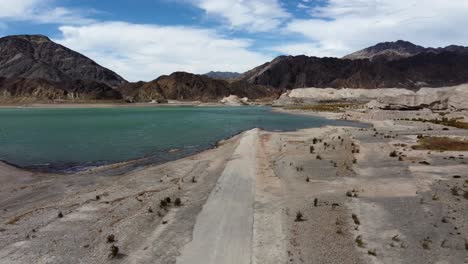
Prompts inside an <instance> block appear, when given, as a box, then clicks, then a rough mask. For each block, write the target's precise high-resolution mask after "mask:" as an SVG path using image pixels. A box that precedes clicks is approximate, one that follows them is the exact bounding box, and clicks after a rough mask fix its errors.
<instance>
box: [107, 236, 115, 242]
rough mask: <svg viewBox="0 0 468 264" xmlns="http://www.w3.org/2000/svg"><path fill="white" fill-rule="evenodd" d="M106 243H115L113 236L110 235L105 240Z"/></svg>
mask: <svg viewBox="0 0 468 264" xmlns="http://www.w3.org/2000/svg"><path fill="white" fill-rule="evenodd" d="M106 240H107V243H114V242H115V236H114V235H113V234H110V235H108V236H107V238H106Z"/></svg>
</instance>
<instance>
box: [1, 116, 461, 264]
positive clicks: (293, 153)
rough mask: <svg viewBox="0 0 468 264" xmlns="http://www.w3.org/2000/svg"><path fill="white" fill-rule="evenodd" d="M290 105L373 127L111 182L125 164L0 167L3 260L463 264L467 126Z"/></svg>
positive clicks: (262, 137)
mask: <svg viewBox="0 0 468 264" xmlns="http://www.w3.org/2000/svg"><path fill="white" fill-rule="evenodd" d="M288 111H289V112H291V111H292V110H288ZM294 111H295V112H296V113H298V114H304V115H314V116H315V115H321V116H326V117H330V118H335V119H340V118H346V119H353V120H359V121H362V122H366V123H369V124H370V127H365V128H359V127H331V126H328V127H321V128H313V129H304V130H300V131H295V132H267V131H261V130H258V129H254V130H250V131H247V132H244V133H242V134H240V135H238V136H235V137H233V138H231V139H229V140H226V141H223V142H220V143H219V144H218V145H217V147H216V148H214V149H211V150H208V151H204V152H202V153H199V154H197V155H194V156H191V157H186V158H183V159H180V160H176V161H172V162H168V163H165V164H161V165H147V166H144V167H139V168H138V169H135V170H131V171H128V172H126V173H123V174H119V175H114V176H109V174H108V172H109V171H112V170H119V168H122V167H125V166H128V165H129V164H131V163H132V161H130V162H125V163H120V164H113V165H107V166H103V167H97V168H93V169H90V170H88V171H84V172H79V173H75V174H73V175H57V174H47V173H41V172H31V171H24V170H21V169H17V168H13V167H11V166H9V165H7V164H3V163H0V183H1V184H0V210H1V211H2V214H0V234H1V235H0V259H1V260H2V263H6V264H7V263H15V264H17V263H38V262H39V263H80V262H82V263H167V264H169V263H203V264H206V263H212V264H214V263H259V264H260V263H262V264H268V263H272V264H273V263H298V264H300V263H343V264H346V263H349V264H360V263H363V264H364V263H388V264H393V263H412V264H427V263H431V264H432V263H434V264H436V263H464V262H466V261H467V260H468V259H467V254H466V252H467V250H468V237H467V234H468V221H467V216H468V174H467V166H468V165H467V160H466V159H467V155H468V143H467V142H468V141H466V140H467V139H468V138H467V134H466V130H463V129H458V128H455V127H452V126H445V125H440V124H434V123H430V122H421V121H411V120H409V119H412V118H423V119H428V120H431V119H434V118H437V117H440V114H441V112H432V111H395V110H391V111H389V110H379V109H374V110H369V109H366V108H361V109H355V110H345V111H342V112H337V113H332V112H320V113H318V112H313V111H304V110H294ZM443 114H444V115H445V116H447V117H448V118H463V119H464V120H465V122H466V120H468V115H467V112H466V111H458V112H450V111H448V112H444V113H443ZM431 138H440V139H442V140H444V141H443V142H445V144H444V145H442V146H440V145H439V146H438V147H437V146H433V145H430V144H429V145H423V144H422V142H426V139H431ZM450 140H452V141H453V142H454V143H452V145H449V144H447V142H450ZM434 147H436V148H434ZM440 147H444V148H447V149H444V150H442V149H440ZM109 177H111V178H109Z"/></svg>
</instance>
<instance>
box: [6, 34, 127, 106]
mask: <svg viewBox="0 0 468 264" xmlns="http://www.w3.org/2000/svg"><path fill="white" fill-rule="evenodd" d="M0 78H2V81H1V86H0V95H1V97H2V101H5V100H6V101H8V100H20V101H28V100H32V99H35V100H38V101H47V100H102V99H120V98H121V95H120V93H119V92H116V91H115V90H113V88H115V87H117V86H120V85H121V84H124V83H126V81H125V80H124V79H123V78H122V77H120V76H119V75H117V74H116V73H114V72H112V71H111V70H108V69H106V68H104V67H102V66H100V65H98V64H97V63H95V62H94V61H92V60H91V59H89V58H87V57H85V56H83V55H81V54H79V53H77V52H74V51H72V50H70V49H68V48H66V47H64V46H62V45H59V44H57V43H54V42H53V41H51V40H50V39H49V38H47V37H45V36H41V35H18V36H8V37H3V38H0Z"/></svg>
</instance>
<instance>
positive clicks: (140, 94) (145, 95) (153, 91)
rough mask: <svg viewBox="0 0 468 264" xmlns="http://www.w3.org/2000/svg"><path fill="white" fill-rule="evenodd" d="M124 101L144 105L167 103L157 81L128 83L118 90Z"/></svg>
mask: <svg viewBox="0 0 468 264" xmlns="http://www.w3.org/2000/svg"><path fill="white" fill-rule="evenodd" d="M118 91H119V92H120V93H121V94H122V96H123V99H124V100H125V101H127V102H132V103H144V102H151V101H155V102H158V103H167V99H166V98H165V97H164V96H163V95H162V90H161V87H160V86H159V84H158V82H157V81H156V80H154V81H151V82H136V83H126V84H123V85H121V86H120V87H119V88H118Z"/></svg>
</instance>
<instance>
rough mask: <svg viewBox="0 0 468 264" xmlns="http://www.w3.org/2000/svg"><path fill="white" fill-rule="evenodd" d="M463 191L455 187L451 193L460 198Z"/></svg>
mask: <svg viewBox="0 0 468 264" xmlns="http://www.w3.org/2000/svg"><path fill="white" fill-rule="evenodd" d="M461 191H462V190H461V189H460V188H459V187H458V186H453V187H452V188H450V192H451V193H452V195H454V196H460V192H461Z"/></svg>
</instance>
